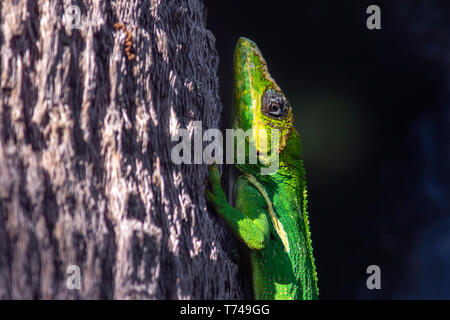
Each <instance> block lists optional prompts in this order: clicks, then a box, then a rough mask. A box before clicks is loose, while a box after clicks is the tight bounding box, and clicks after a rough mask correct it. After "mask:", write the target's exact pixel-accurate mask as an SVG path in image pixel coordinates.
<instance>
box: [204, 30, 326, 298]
mask: <svg viewBox="0 0 450 320" xmlns="http://www.w3.org/2000/svg"><path fill="white" fill-rule="evenodd" d="M233 128H234V129H243V130H249V129H251V130H250V131H251V133H252V135H251V137H249V138H248V139H246V148H245V152H246V154H245V156H246V157H245V159H246V160H248V158H249V154H248V153H249V152H250V151H249V150H251V147H253V148H255V149H256V150H257V151H258V155H259V160H260V161H259V162H258V163H256V164H249V163H248V162H247V161H246V162H245V163H238V164H236V167H237V168H238V169H239V170H240V171H241V172H242V173H243V174H242V175H241V176H240V177H239V178H238V179H237V180H236V183H235V187H234V198H235V207H233V206H231V205H230V204H229V202H228V201H227V199H226V196H225V193H224V191H223V190H222V188H221V185H220V175H219V172H218V170H217V168H216V166H211V167H210V168H209V181H210V184H211V190H208V189H207V190H206V192H205V196H206V199H207V200H208V202H209V203H211V204H212V205H213V206H214V208H215V210H216V211H217V212H218V213H219V215H220V216H221V217H222V218H223V219H224V220H225V221H226V222H227V224H228V225H229V226H230V228H231V229H232V231H233V232H234V234H235V235H236V236H237V237H238V238H239V239H240V240H242V241H243V242H244V243H245V244H246V246H247V247H248V248H249V250H250V260H251V264H252V273H253V275H252V276H253V287H254V295H255V298H256V299H317V298H318V287H317V274H316V270H315V265H314V257H313V253H312V245H311V238H310V231H309V222H308V214H307V196H306V180H305V171H304V169H303V162H302V159H301V152H302V146H301V140H300V136H299V134H298V133H297V131H296V130H295V128H294V127H293V116H292V109H291V106H290V105H289V103H288V101H287V99H286V98H285V96H284V94H283V92H282V91H281V89H280V88H279V87H278V85H277V84H276V82H275V81H274V80H273V79H272V78H271V76H270V74H269V72H268V69H267V65H266V62H265V60H264V59H263V57H262V55H261V52H260V51H259V49H258V47H257V46H256V44H255V43H254V42H252V41H251V40H249V39H246V38H240V39H239V40H238V43H237V45H236V49H235V55H234V91H233ZM261 129H266V130H267V131H266V132H268V133H266V134H267V135H268V137H266V138H267V139H266V140H261V134H262V133H261V131H260V130H261ZM270 129H276V130H278V136H275V140H271V137H270V135H273V133H271V131H270ZM268 140H270V141H271V142H270V143H267V141H268ZM261 141H263V142H261ZM264 141H266V142H265V143H264ZM269 151H270V156H268V154H269ZM275 156H276V157H277V159H278V167H277V170H276V172H274V173H272V174H270V175H269V174H261V168H263V167H267V166H268V165H270V164H271V163H273V161H275V158H274V157H275ZM235 157H236V155H235Z"/></svg>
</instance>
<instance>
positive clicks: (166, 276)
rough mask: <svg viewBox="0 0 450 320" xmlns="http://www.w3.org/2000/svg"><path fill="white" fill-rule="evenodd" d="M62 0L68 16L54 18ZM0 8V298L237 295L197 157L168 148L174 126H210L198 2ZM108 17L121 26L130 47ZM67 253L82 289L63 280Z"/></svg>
mask: <svg viewBox="0 0 450 320" xmlns="http://www.w3.org/2000/svg"><path fill="white" fill-rule="evenodd" d="M72 4H75V5H78V6H79V7H80V9H81V18H82V19H81V27H80V29H73V28H71V24H70V23H67V21H66V20H64V19H63V15H64V12H65V9H66V8H67V7H68V6H70V5H72ZM0 10H1V18H0V19H1V21H0V24H1V29H0V54H1V66H0V75H1V88H0V90H1V91H0V298H2V299H11V298H12V299H17V298H43V299H55V298H56V299H65V298H70V299H71V298H79V299H97V298H100V299H110V298H115V299H146V298H150V299H167V298H169V299H184V298H186V299H203V298H209V299H227V298H230V299H233V298H239V297H240V295H241V290H240V287H239V285H238V281H237V277H236V267H235V265H234V264H233V263H232V262H231V261H230V260H229V258H228V256H227V255H226V254H225V250H224V248H223V246H222V244H223V241H222V239H223V238H224V234H225V231H224V230H223V228H222V226H221V225H220V224H218V223H217V222H216V221H217V220H216V219H215V218H214V215H210V214H208V212H207V209H206V204H205V200H204V197H203V189H204V182H205V178H206V174H207V173H206V165H175V164H173V163H172V161H171V158H170V151H171V146H172V145H173V144H174V143H176V142H171V139H170V138H171V134H172V133H173V132H174V131H175V130H176V128H177V127H180V128H188V129H189V130H190V132H191V133H192V129H193V122H194V121H195V120H200V121H202V122H203V127H204V129H206V128H212V127H218V125H219V120H220V116H219V115H220V114H221V109H222V107H221V103H220V100H219V96H218V79H217V74H216V72H217V67H218V56H217V52H216V50H215V43H214V37H213V36H212V34H211V33H210V32H209V31H208V30H206V28H205V10H204V7H203V5H202V3H201V2H200V1H199V0H170V1H165V0H132V1H130V0H116V1H99V0H90V1H72V0H65V1H60V0H45V1H27V0H18V1H1V2H0ZM116 22H119V23H122V24H123V25H124V26H125V27H126V28H127V30H128V31H129V32H130V33H131V34H132V36H133V40H132V51H133V52H134V54H135V59H133V60H130V59H129V58H130V57H129V56H128V55H127V52H126V51H125V48H126V44H125V42H126V41H127V39H126V37H127V35H126V32H125V31H123V30H121V29H118V30H116V29H115V28H114V24H115V23H116ZM127 50H128V49H127ZM70 265H77V266H79V267H80V269H81V289H80V290H76V289H75V290H69V289H68V287H67V286H66V280H67V277H68V274H66V271H67V268H68V267H69V266H70Z"/></svg>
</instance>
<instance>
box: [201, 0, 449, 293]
mask: <svg viewBox="0 0 450 320" xmlns="http://www.w3.org/2000/svg"><path fill="white" fill-rule="evenodd" d="M370 4H376V5H379V6H380V8H381V26H382V29H381V30H368V29H367V28H366V19H367V17H368V16H369V15H368V14H366V8H367V7H368V6H369V5H370ZM206 6H207V8H208V11H207V13H208V27H209V28H210V30H211V31H212V32H213V33H214V35H215V36H216V46H217V49H218V52H219V56H220V57H221V61H220V70H219V78H220V85H221V97H222V101H223V104H224V114H225V116H226V117H227V119H229V117H230V114H231V90H232V78H231V77H232V57H233V50H234V46H235V43H236V41H237V39H238V37H239V36H245V37H248V38H250V39H252V40H254V41H255V42H256V43H257V44H258V46H259V48H260V49H261V51H262V53H263V55H264V57H265V59H266V60H267V62H268V65H269V71H270V73H271V75H272V76H273V78H274V79H275V80H276V81H277V83H278V84H279V85H280V87H281V88H282V89H283V91H284V93H285V94H286V96H287V98H288V99H289V100H290V103H291V104H292V106H293V108H294V114H295V121H296V122H295V124H296V127H297V129H298V131H299V132H300V134H301V136H302V138H303V144H304V162H305V167H306V170H307V174H308V187H309V203H308V204H309V214H310V222H311V228H312V240H313V246H314V253H315V257H316V262H317V268H318V275H319V289H320V298H321V299H334V298H345V299H347V298H348V299H353V298H356V299H380V298H381V299H395V298H397V299H398V298H400V299H404V298H450V201H449V196H450V106H449V103H450V99H449V93H450V89H449V84H450V76H449V65H450V48H449V44H450V43H449V42H450V41H449V39H450V32H449V30H450V25H449V21H450V19H449V18H450V5H449V3H448V1H370V2H369V1H324V0H320V1H289V2H288V1H270V2H269V1H249V0H245V1H243V0H233V1H231V0H227V1H218V0H209V1H206ZM227 127H229V125H228V126H227ZM371 264H376V265H379V266H380V268H381V287H382V289H381V290H368V289H367V287H366V279H367V277H368V275H367V274H366V268H367V267H368V266H369V265H371Z"/></svg>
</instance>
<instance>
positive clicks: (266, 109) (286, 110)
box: [233, 38, 293, 171]
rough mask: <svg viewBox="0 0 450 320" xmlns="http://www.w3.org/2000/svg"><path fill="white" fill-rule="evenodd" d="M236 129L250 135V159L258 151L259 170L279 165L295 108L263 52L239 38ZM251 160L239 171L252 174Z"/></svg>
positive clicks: (234, 114) (234, 92) (234, 110)
mask: <svg viewBox="0 0 450 320" xmlns="http://www.w3.org/2000/svg"><path fill="white" fill-rule="evenodd" d="M233 128H234V129H235V130H236V129H243V130H244V131H246V132H248V133H249V134H248V135H246V136H245V139H246V142H247V147H246V150H245V152H246V158H247V159H248V153H249V150H252V149H250V148H254V149H253V150H256V153H257V154H258V155H259V156H258V159H259V162H260V163H259V165H257V166H270V165H271V163H272V162H273V161H274V160H277V161H278V155H279V154H280V153H282V152H283V150H284V149H285V147H286V144H287V140H288V137H289V135H290V133H291V131H293V116H292V108H291V106H290V105H289V102H288V100H287V99H286V97H285V96H284V94H283V92H282V91H281V89H280V87H279V86H278V85H277V84H276V82H275V80H273V79H272V77H271V76H270V74H269V71H268V69H267V64H266V61H265V60H264V58H263V56H262V54H261V51H260V50H259V49H258V47H257V45H256V44H255V43H254V42H253V41H251V40H249V39H247V38H239V40H238V42H237V45H236V49H235V52H234V91H233ZM247 130H248V131H247ZM249 147H250V148H249ZM275 157H276V159H275ZM247 159H246V162H245V165H241V164H240V163H239V161H237V167H238V168H240V169H241V170H244V171H249V168H250V167H252V166H249V165H248V162H247ZM253 167H255V166H253ZM253 169H254V168H253Z"/></svg>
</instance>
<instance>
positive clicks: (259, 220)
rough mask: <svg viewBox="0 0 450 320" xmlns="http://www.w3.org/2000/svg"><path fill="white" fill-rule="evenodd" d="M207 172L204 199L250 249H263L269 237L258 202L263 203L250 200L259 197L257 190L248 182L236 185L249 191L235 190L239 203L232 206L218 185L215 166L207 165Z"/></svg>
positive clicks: (218, 176)
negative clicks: (207, 181) (236, 206)
mask: <svg viewBox="0 0 450 320" xmlns="http://www.w3.org/2000/svg"><path fill="white" fill-rule="evenodd" d="M208 173H209V182H210V184H211V190H208V189H206V190H205V197H206V200H207V201H208V202H209V203H210V204H211V205H212V206H213V207H214V209H215V210H216V212H217V213H218V214H219V215H220V216H221V217H222V218H223V219H224V220H225V221H226V222H227V224H228V225H229V226H230V228H231V230H232V231H233V232H234V234H235V235H236V236H237V237H238V238H239V239H240V240H242V241H243V242H244V243H245V244H246V245H247V246H248V247H249V248H250V249H255V250H260V249H263V248H264V246H265V243H266V240H267V239H268V237H269V223H268V220H267V216H266V215H265V214H264V208H261V207H260V206H259V205H258V203H261V204H263V202H261V201H256V202H252V201H251V200H252V197H260V195H259V194H258V193H257V192H254V191H256V190H254V188H253V187H251V186H250V185H249V184H248V185H246V184H245V182H241V183H239V184H238V185H237V187H238V188H242V189H246V188H250V189H249V190H245V191H249V192H241V191H244V190H241V191H239V190H237V192H236V194H237V196H238V197H239V198H237V199H236V202H237V203H239V204H240V206H239V209H237V208H234V207H233V206H231V205H230V203H229V202H228V200H227V198H226V196H225V192H224V191H223V189H222V186H221V185H220V174H219V170H218V169H217V166H216V165H213V166H209V168H208ZM242 197H245V198H242ZM253 200H260V199H253Z"/></svg>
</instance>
